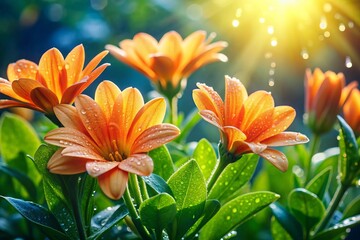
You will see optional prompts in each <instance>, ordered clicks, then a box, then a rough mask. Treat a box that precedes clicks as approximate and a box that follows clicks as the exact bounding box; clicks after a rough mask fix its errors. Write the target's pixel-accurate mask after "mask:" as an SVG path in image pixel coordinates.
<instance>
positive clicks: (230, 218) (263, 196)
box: [200, 191, 280, 240]
mask: <svg viewBox="0 0 360 240" xmlns="http://www.w3.org/2000/svg"><path fill="white" fill-rule="evenodd" d="M279 197H280V196H279V195H277V194H275V193H272V192H265V191H263V192H253V193H248V194H244V195H241V196H238V197H237V198H235V199H233V200H231V201H230V202H228V203H226V204H225V205H224V206H222V208H221V209H220V210H219V211H218V212H217V213H216V214H215V216H214V217H213V218H211V219H210V221H209V222H208V223H207V224H206V225H205V226H204V227H203V228H202V230H201V231H200V240H202V239H206V240H207V239H220V238H222V237H223V236H224V235H225V234H227V233H228V232H230V231H231V230H232V229H234V228H235V227H237V226H238V225H240V224H242V223H243V222H245V221H246V220H248V219H250V218H251V217H253V216H254V215H255V214H256V213H257V212H259V211H260V210H262V209H263V208H265V207H266V206H268V205H269V204H271V203H272V202H274V201H276V200H277V199H278V198H279Z"/></svg>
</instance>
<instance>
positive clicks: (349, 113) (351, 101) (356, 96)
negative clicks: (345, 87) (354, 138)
mask: <svg viewBox="0 0 360 240" xmlns="http://www.w3.org/2000/svg"><path fill="white" fill-rule="evenodd" d="M343 112H344V118H345V120H346V122H347V123H348V124H349V125H350V127H351V128H352V129H353V130H354V132H355V133H356V134H358V135H360V91H359V89H357V88H355V89H354V90H353V91H352V92H351V94H350V97H349V98H348V100H347V101H346V102H345V104H344V107H343Z"/></svg>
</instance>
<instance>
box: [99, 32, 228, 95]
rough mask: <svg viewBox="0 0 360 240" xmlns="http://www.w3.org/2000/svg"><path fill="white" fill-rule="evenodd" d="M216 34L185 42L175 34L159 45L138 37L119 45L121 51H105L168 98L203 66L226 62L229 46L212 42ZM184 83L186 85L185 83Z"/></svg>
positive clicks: (198, 34)
mask: <svg viewBox="0 0 360 240" xmlns="http://www.w3.org/2000/svg"><path fill="white" fill-rule="evenodd" d="M214 37H215V35H214V34H212V35H210V36H209V38H207V39H206V32H204V31H196V32H194V33H192V34H190V35H189V36H188V37H187V38H185V39H184V40H183V39H182V37H181V36H180V35H179V34H178V33H177V32H175V31H171V32H168V33H166V34H165V35H164V36H163V37H162V38H161V40H160V41H159V42H158V41H157V40H156V39H155V38H153V37H152V36H150V35H149V34H146V33H138V34H136V35H135V36H134V39H132V40H130V39H126V40H123V41H121V42H120V43H119V46H120V48H118V47H116V46H114V45H106V49H108V50H109V51H110V53H111V54H112V55H113V56H114V57H116V58H117V59H118V60H120V61H121V62H124V63H126V64H128V65H129V66H131V67H133V68H135V69H136V70H138V71H140V72H141V73H143V74H144V75H145V76H146V77H148V78H149V79H150V80H151V81H152V82H153V83H154V84H155V85H156V87H158V89H159V91H160V92H161V93H163V94H164V95H166V96H170V97H173V96H175V95H176V94H178V93H179V92H180V91H181V90H182V88H184V85H186V79H187V78H188V77H189V76H190V75H191V74H192V73H193V72H195V71H196V70H197V69H199V68H201V67H202V66H204V65H206V64H208V63H211V62H215V61H223V62H225V61H227V57H226V56H225V55H224V54H221V53H219V52H220V51H221V50H223V49H224V48H225V47H226V46H227V43H226V42H214V43H211V44H210V42H211V41H212V40H213V38H214ZM182 80H183V81H182Z"/></svg>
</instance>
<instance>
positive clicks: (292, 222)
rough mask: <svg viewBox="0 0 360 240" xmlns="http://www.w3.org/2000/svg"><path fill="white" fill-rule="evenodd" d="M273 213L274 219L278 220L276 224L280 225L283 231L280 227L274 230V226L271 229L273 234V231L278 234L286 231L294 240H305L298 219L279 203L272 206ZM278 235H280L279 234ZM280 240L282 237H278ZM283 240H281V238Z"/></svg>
mask: <svg viewBox="0 0 360 240" xmlns="http://www.w3.org/2000/svg"><path fill="white" fill-rule="evenodd" d="M270 208H271V211H272V213H273V214H274V217H275V218H276V223H275V225H276V224H279V225H280V226H281V228H282V229H283V230H281V229H280V228H279V227H276V228H275V229H273V226H272V227H271V232H272V233H273V230H274V231H275V230H276V231H278V232H283V231H285V232H286V233H287V234H288V235H289V236H291V237H292V239H294V240H302V239H303V230H302V226H301V224H300V223H299V222H298V221H297V220H296V218H295V217H294V216H293V215H291V213H289V212H288V211H287V210H286V209H285V208H284V207H283V206H281V205H280V204H279V203H277V202H275V203H273V204H271V205H270ZM277 235H278V234H277ZM280 235H281V234H280ZM277 237H278V238H279V237H280V236H277ZM279 239H281V238H279Z"/></svg>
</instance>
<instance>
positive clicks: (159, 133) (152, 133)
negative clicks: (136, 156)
mask: <svg viewBox="0 0 360 240" xmlns="http://www.w3.org/2000/svg"><path fill="white" fill-rule="evenodd" d="M179 134H180V130H179V129H178V128H177V127H176V126H174V125H172V124H167V123H163V124H158V125H155V126H152V127H150V128H148V129H146V130H145V131H144V132H142V133H141V134H140V135H139V136H138V137H137V139H136V140H135V142H134V143H133V144H131V145H132V147H131V150H130V153H131V154H133V153H143V152H148V151H150V150H152V149H155V148H157V147H160V146H161V145H163V144H165V143H168V142H170V141H171V140H173V139H174V138H176V137H177V136H178V135H179Z"/></svg>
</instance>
